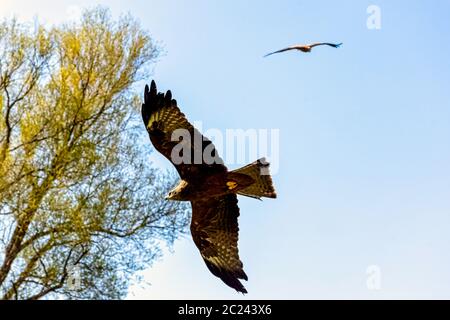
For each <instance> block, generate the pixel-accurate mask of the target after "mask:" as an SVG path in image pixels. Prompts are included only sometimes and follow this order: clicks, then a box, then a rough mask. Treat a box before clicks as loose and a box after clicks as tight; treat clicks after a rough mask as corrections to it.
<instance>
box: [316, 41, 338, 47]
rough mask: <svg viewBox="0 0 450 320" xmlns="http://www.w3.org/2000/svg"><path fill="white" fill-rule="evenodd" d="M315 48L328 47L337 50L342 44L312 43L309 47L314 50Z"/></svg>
mask: <svg viewBox="0 0 450 320" xmlns="http://www.w3.org/2000/svg"><path fill="white" fill-rule="evenodd" d="M317 46H330V47H333V48H339V47H340V46H342V43H329V42H318V43H313V44H312V45H310V47H311V48H314V47H317Z"/></svg>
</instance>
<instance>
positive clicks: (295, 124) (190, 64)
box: [0, 0, 450, 299]
mask: <svg viewBox="0 0 450 320" xmlns="http://www.w3.org/2000/svg"><path fill="white" fill-rule="evenodd" d="M1 3H2V4H1V7H0V14H1V15H2V16H10V14H11V13H12V12H15V13H16V14H18V15H19V16H20V17H21V18H22V19H24V20H27V19H31V18H32V17H33V16H34V15H38V16H39V17H40V18H41V19H42V20H44V21H47V22H48V23H53V22H60V21H63V20H64V19H66V18H67V17H68V14H67V12H68V8H72V9H71V10H69V12H74V11H76V10H74V8H77V7H79V8H82V7H84V6H86V5H92V4H93V3H100V4H104V5H106V6H108V7H110V8H111V10H112V12H113V14H114V15H118V14H120V13H121V12H130V13H131V14H132V15H134V16H135V17H137V18H138V19H139V20H140V21H141V22H142V25H143V26H144V27H145V28H146V29H147V30H148V31H149V32H150V33H151V35H152V36H153V37H154V38H155V39H157V40H158V41H160V42H161V44H162V45H163V47H164V49H165V52H166V53H165V54H164V55H163V56H162V57H161V59H160V61H159V62H158V64H157V65H156V66H155V69H154V74H153V75H149V79H148V80H149V81H150V79H151V78H154V79H156V81H157V83H158V86H159V88H160V89H161V90H167V89H171V90H172V93H173V94H174V96H175V97H176V99H177V100H178V102H179V105H180V106H181V108H182V110H183V111H184V112H185V113H186V115H187V116H188V117H189V119H190V120H192V121H194V120H201V121H202V122H203V127H204V129H208V128H219V129H221V130H225V129H228V128H242V129H249V128H256V129H259V128H267V129H271V128H275V129H279V130H280V155H279V159H280V169H279V170H278V172H277V174H276V175H275V176H274V183H275V187H276V189H277V192H278V195H279V198H278V199H277V200H265V201H263V202H260V201H255V200H252V199H243V198H240V202H239V204H240V208H241V217H240V221H239V222H240V229H241V233H240V241H239V248H240V256H241V259H242V260H243V262H244V267H245V270H246V273H247V274H248V276H249V282H248V283H246V284H245V286H246V287H247V289H248V291H249V294H248V295H246V296H245V297H244V296H242V295H239V294H237V293H235V292H234V291H233V290H232V289H230V288H228V287H226V286H225V285H223V284H222V282H221V281H220V280H219V279H217V278H215V277H214V276H212V275H211V274H209V271H208V270H207V269H206V267H205V265H204V263H203V261H202V260H201V258H200V255H199V253H198V251H197V249H196V248H195V246H194V244H193V242H192V240H191V239H190V236H189V235H188V236H186V237H184V238H182V239H180V240H179V241H177V243H176V245H175V247H174V250H173V252H167V253H166V254H165V255H164V257H163V259H162V260H161V261H159V262H157V263H155V264H154V266H153V267H152V268H151V269H149V270H147V271H146V272H144V275H145V279H146V281H148V282H150V283H151V285H150V286H145V287H144V288H142V287H141V286H136V287H133V288H132V290H131V291H132V292H131V293H130V298H143V299H172V298H178V299H184V298H191V299H198V298H211V299H228V298H231V299H240V298H249V299H303V298H306V299H310V298H324V299H333V298H341V299H348V298H370V299H390V298H447V299H449V298H450V272H449V270H450V254H449V246H450V232H449V228H450V166H449V163H450V141H449V140H450V90H449V88H450V72H449V71H450V60H449V59H448V57H449V56H450V43H449V42H448V41H447V39H448V38H449V35H450V21H449V20H448V12H450V2H448V1H445V0H442V1H433V2H426V1H414V2H410V1H353V0H347V1H339V3H338V2H336V1H299V0H297V1H266V2H264V3H263V2H261V1H256V0H255V1H237V0H235V1H220V2H219V1H206V0H192V1H180V0H178V1H175V0H165V1H127V2H124V1H106V0H105V1H74V0H73V1H66V0H63V1H39V2H36V1H25V0H23V1H20V0H15V1H11V0H6V1H5V0H2V1H1ZM369 5H377V6H379V8H380V9H381V29H380V30H369V29H368V28H367V26H366V20H367V18H368V14H367V12H366V9H367V7H368V6H369ZM316 41H330V42H343V43H344V45H343V47H342V48H340V49H338V50H336V49H332V48H328V47H323V48H317V49H316V50H314V51H313V52H312V53H310V54H300V53H295V52H287V53H284V54H280V55H274V56H271V57H269V58H262V56H263V55H264V54H266V53H268V52H270V51H274V50H277V49H280V48H283V47H285V46H288V45H291V44H294V43H308V42H316ZM156 163H158V164H163V165H164V166H167V163H164V161H163V160H162V159H159V160H158V159H157V161H156ZM167 167H168V166H167ZM371 265H375V266H377V267H378V270H379V271H380V275H381V287H380V288H379V290H370V289H369V288H368V287H367V284H366V282H367V280H368V275H367V273H366V270H367V268H368V267H369V266H371Z"/></svg>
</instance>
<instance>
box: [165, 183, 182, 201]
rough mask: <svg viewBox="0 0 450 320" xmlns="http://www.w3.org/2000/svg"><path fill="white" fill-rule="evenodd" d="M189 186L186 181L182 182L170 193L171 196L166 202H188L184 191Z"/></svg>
mask: <svg viewBox="0 0 450 320" xmlns="http://www.w3.org/2000/svg"><path fill="white" fill-rule="evenodd" d="M186 186H187V182H186V181H184V180H181V181H180V182H179V183H178V184H177V186H176V187H175V188H173V189H172V190H170V191H169V194H168V195H167V196H166V200H176V201H183V200H186V199H185V198H184V196H183V195H184V193H185V192H184V191H185V188H186Z"/></svg>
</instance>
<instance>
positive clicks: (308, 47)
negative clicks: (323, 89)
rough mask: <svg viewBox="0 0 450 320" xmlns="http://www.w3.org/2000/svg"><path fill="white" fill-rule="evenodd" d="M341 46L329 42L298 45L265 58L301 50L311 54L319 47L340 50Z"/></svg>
mask: <svg viewBox="0 0 450 320" xmlns="http://www.w3.org/2000/svg"><path fill="white" fill-rule="evenodd" d="M341 45H342V43H338V44H334V43H328V42H320V43H313V44H307V45H303V44H296V45H294V46H291V47H287V48H284V49H281V50H278V51H275V52H271V53H268V54H266V55H265V56H264V57H267V56H270V55H272V54H275V53H280V52H285V51H289V50H299V51H301V52H311V50H312V48H314V47H317V46H330V47H333V48H339V47H340V46H341Z"/></svg>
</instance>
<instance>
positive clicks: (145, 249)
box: [0, 8, 188, 299]
mask: <svg viewBox="0 0 450 320" xmlns="http://www.w3.org/2000/svg"><path fill="white" fill-rule="evenodd" d="M158 53H159V51H158V48H157V46H156V45H155V44H154V43H153V41H152V40H151V39H150V37H149V36H148V35H147V34H146V33H145V32H144V31H143V30H142V28H141V27H140V25H139V24H138V23H137V22H136V21H134V20H133V19H132V18H131V17H129V16H127V17H122V18H120V19H119V20H117V21H113V20H112V18H111V17H110V15H109V13H108V11H107V10H106V9H103V8H95V9H92V10H87V11H85V12H84V14H83V17H82V19H81V22H80V23H71V24H65V25H62V26H57V27H53V28H51V29H48V28H45V27H43V26H41V25H37V26H35V27H34V28H30V27H28V26H27V25H24V24H21V23H18V22H17V21H16V20H8V21H4V22H2V23H1V24H0V297H2V298H3V299H39V298H43V297H46V298H55V297H66V298H90V299H95V298H121V297H123V296H124V295H125V294H126V292H127V288H128V285H129V283H130V281H131V279H132V276H133V275H134V274H135V273H136V271H139V270H141V269H143V268H144V267H146V266H148V265H149V264H150V263H151V261H153V260H154V259H155V258H156V257H158V256H159V254H160V250H159V246H160V244H161V241H167V242H169V243H170V242H172V241H173V240H174V239H175V238H176V237H177V235H179V233H180V231H183V230H185V226H186V225H187V223H188V216H187V211H186V207H185V206H183V205H181V204H179V203H176V202H168V201H165V200H164V195H165V194H166V191H167V189H168V188H169V187H171V186H173V182H174V177H173V176H171V175H170V174H167V173H161V172H159V171H158V170H156V169H154V168H152V167H151V166H150V163H149V160H148V155H149V152H148V151H146V150H147V149H148V141H147V140H144V138H145V139H148V138H147V137H145V136H141V134H146V133H145V129H144V127H143V125H142V120H141V119H140V115H139V113H138V112H137V110H138V108H137V105H138V103H139V100H140V99H139V98H138V97H137V96H136V95H135V94H134V93H133V85H134V84H136V83H137V82H138V81H139V80H142V79H143V77H144V76H145V75H147V74H148V73H146V72H148V68H149V65H150V64H151V63H153V62H154V61H155V59H156V58H157V56H158ZM133 106H135V108H133ZM143 143H145V148H143V147H142V146H143Z"/></svg>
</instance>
